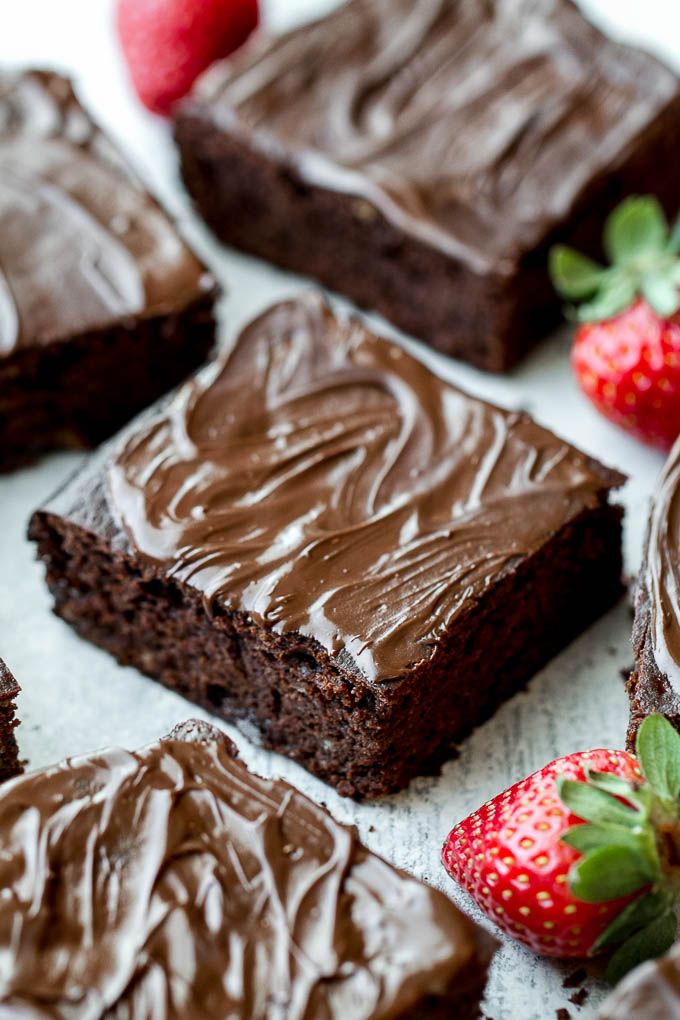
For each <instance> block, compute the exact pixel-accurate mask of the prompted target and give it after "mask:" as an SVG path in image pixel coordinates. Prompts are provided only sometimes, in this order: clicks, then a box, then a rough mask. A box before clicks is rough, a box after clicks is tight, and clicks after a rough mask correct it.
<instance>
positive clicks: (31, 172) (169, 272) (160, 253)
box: [0, 72, 213, 356]
mask: <svg viewBox="0 0 680 1020" xmlns="http://www.w3.org/2000/svg"><path fill="white" fill-rule="evenodd" d="M212 286H213V283H212V281H211V280H210V279H209V277H208V274H206V273H205V271H204V270H203V267H202V266H201V264H200V263H199V262H198V260H197V259H196V258H195V257H194V256H193V254H192V253H191V252H190V251H189V249H188V248H187V246H186V245H185V244H184V242H183V241H182V240H181V238H180V236H179V234H178V233H177V230H176V228H175V227H174V225H173V224H172V223H171V221H170V220H169V219H168V217H167V216H166V215H165V214H164V213H163V212H162V210H161V209H160V207H159V206H158V205H157V204H156V202H154V200H153V199H152V198H151V196H150V195H149V194H148V192H146V191H145V189H144V188H143V186H142V185H141V183H140V182H139V181H138V180H137V179H136V178H135V176H134V175H133V174H132V173H131V171H130V170H129V168H128V167H127V166H126V165H125V163H124V161H123V159H122V157H121V156H120V155H119V154H118V153H117V151H116V150H115V148H114V146H113V145H112V144H111V143H110V142H109V140H108V139H107V138H106V137H105V136H104V135H103V134H102V132H101V131H99V129H98V128H97V127H96V125H95V124H94V123H93V122H92V120H91V119H90V118H89V116H88V115H87V114H86V113H85V111H84V110H83V108H82V107H81V106H80V104H79V103H78V101H77V100H76V98H75V96H74V94H73V92H72V89H71V86H70V84H69V82H68V81H67V80H66V79H65V78H62V77H60V76H59V75H56V74H49V73H40V72H27V73H24V74H10V73H3V74H2V75H0V356H1V355H3V354H8V353H11V352H12V351H14V350H16V349H17V348H19V347H25V346H31V345H37V344H47V343H49V342H51V341H53V340H59V339H62V338H67V337H69V336H71V335H74V334H78V333H82V332H86V331H88V330H93V329H99V328H105V327H107V326H110V325H111V324H113V323H116V322H119V321H120V320H121V318H125V317H127V316H130V317H132V316H138V315H144V316H151V315H157V314H163V313H167V312H172V311H175V310H181V309H183V308H184V307H186V306H187V305H188V304H189V303H191V302H192V301H194V300H196V299H197V298H199V297H200V296H201V295H202V294H203V293H205V290H206V289H210V288H212Z"/></svg>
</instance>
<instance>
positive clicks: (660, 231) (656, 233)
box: [604, 195, 668, 264]
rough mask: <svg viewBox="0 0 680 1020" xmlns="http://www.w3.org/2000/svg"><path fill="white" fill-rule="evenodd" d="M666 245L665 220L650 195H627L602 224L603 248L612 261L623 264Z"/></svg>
mask: <svg viewBox="0 0 680 1020" xmlns="http://www.w3.org/2000/svg"><path fill="white" fill-rule="evenodd" d="M667 244H668V221H667V220H666V214H665V213H664V211H663V209H662V207H661V203H660V202H659V200H658V199H657V198H655V197H654V196H653V195H644V196H638V195H633V196H631V197H630V198H627V199H626V200H625V201H623V202H622V203H621V204H620V205H619V206H617V208H616V209H614V211H613V212H612V213H611V214H610V215H609V217H608V218H607V221H606V223H605V225H604V249H605V251H606V253H607V255H608V257H609V259H610V260H611V261H612V262H614V263H618V264H626V263H629V262H631V261H634V260H635V259H637V258H639V257H640V256H641V255H653V254H658V253H660V252H662V251H663V250H664V249H665V248H666V246H667Z"/></svg>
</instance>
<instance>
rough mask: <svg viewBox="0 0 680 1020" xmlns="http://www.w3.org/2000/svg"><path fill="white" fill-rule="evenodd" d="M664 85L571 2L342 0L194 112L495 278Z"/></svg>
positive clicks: (674, 83) (215, 82) (221, 72)
mask: <svg viewBox="0 0 680 1020" xmlns="http://www.w3.org/2000/svg"><path fill="white" fill-rule="evenodd" d="M678 88H679V83H678V80H677V78H676V77H675V75H673V73H672V72H671V71H669V70H668V69H667V68H665V67H664V66H663V65H661V64H660V63H658V62H657V61H655V60H654V59H653V58H652V57H650V56H648V55H647V54H645V53H642V52H640V51H637V50H633V49H629V48H626V47H623V46H620V45H618V44H616V43H614V42H613V41H611V40H609V39H606V38H605V37H604V36H602V34H601V33H600V32H599V31H598V30H597V29H596V28H595V27H594V26H593V25H591V24H590V23H589V22H587V21H586V20H585V19H584V17H583V16H582V15H581V13H580V12H579V10H578V8H577V7H576V6H575V5H574V4H573V3H571V2H569V0H350V2H349V3H347V4H345V5H344V6H342V7H341V8H340V9H339V10H337V11H336V12H334V13H332V14H331V15H329V16H328V17H327V18H325V19H324V20H323V21H320V22H318V23H316V24H313V25H311V26H307V25H305V26H304V27H302V28H301V29H298V30H296V31H293V32H292V33H289V34H287V35H285V36H282V37H281V38H279V39H275V40H273V41H268V40H266V39H265V40H264V41H262V40H261V41H259V42H258V41H255V42H254V43H253V44H251V45H249V46H247V47H246V49H245V51H244V54H243V55H242V56H239V57H237V58H236V59H235V60H230V61H228V62H226V63H224V64H222V65H219V66H218V67H216V68H215V69H213V70H212V71H210V72H208V74H207V75H206V76H205V78H204V79H203V81H202V82H201V84H200V86H199V88H198V90H197V92H196V94H195V97H194V103H197V104H198V105H199V106H200V109H201V112H202V115H203V116H208V117H212V118H213V119H214V121H215V123H216V125H217V126H218V127H219V128H220V129H222V130H224V131H227V132H233V133H235V134H243V135H244V136H245V137H246V139H247V141H248V144H250V145H253V146H255V147H259V148H261V149H263V150H264V151H266V152H267V153H268V154H269V155H270V156H273V157H274V158H275V159H279V160H280V161H281V162H283V163H286V164H290V165H291V166H292V167H293V168H294V169H295V171H296V172H297V173H298V174H299V175H300V176H301V177H302V180H303V181H309V182H310V183H313V184H316V185H319V186H321V187H327V188H329V189H331V190H338V191H342V192H347V193H350V194H354V195H356V196H357V199H359V200H360V201H359V202H358V204H357V216H359V217H364V218H371V217H373V218H374V217H375V210H376V209H378V210H379V211H380V213H381V214H382V215H383V216H385V217H387V219H388V220H390V221H392V222H393V223H395V224H396V225H397V226H399V227H400V228H402V229H404V230H406V231H408V232H410V233H413V234H416V235H417V236H418V237H420V238H421V239H423V240H425V241H426V242H428V243H430V244H432V245H435V246H437V247H439V248H441V249H443V250H444V251H446V252H447V253H449V254H451V255H453V256H454V257H457V258H461V259H463V260H465V261H466V262H467V263H468V264H469V265H470V266H471V267H472V268H474V269H475V270H477V271H478V272H485V271H488V270H490V269H493V270H494V271H504V270H505V271H508V272H510V271H511V269H512V266H513V265H514V263H515V262H516V260H517V258H518V257H519V256H521V255H522V253H523V252H525V251H527V250H530V249H531V248H533V247H534V246H535V245H536V244H537V243H539V242H540V241H541V240H543V239H544V238H545V236H546V235H547V234H548V233H549V232H550V230H551V229H552V227H553V226H555V225H556V224H559V223H561V222H563V221H564V219H565V218H566V217H567V216H568V215H569V214H570V212H571V210H572V208H573V207H574V204H575V203H576V201H577V200H578V199H579V197H580V196H581V195H582V194H583V191H584V189H585V188H586V187H587V186H588V185H589V183H590V182H592V181H593V180H594V179H596V178H597V176H598V174H600V173H603V172H605V171H607V170H611V169H613V168H615V167H616V166H617V165H618V163H619V162H621V161H623V159H625V157H626V155H627V154H628V152H629V151H630V147H631V145H632V144H633V143H634V140H635V139H636V138H637V137H638V135H639V134H640V133H641V132H642V131H643V130H644V129H645V128H646V127H648V125H649V124H650V122H651V121H652V120H653V119H654V118H655V117H656V116H657V115H658V114H660V113H661V112H662V111H663V110H664V108H665V107H666V105H667V104H668V103H669V102H670V101H671V100H672V99H673V97H674V96H676V95H677V93H678ZM190 108H191V107H190V106H189V109H190Z"/></svg>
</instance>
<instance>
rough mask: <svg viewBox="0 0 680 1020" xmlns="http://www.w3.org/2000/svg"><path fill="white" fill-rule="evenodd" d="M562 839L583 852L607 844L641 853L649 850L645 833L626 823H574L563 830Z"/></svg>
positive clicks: (587, 852)
mask: <svg viewBox="0 0 680 1020" xmlns="http://www.w3.org/2000/svg"><path fill="white" fill-rule="evenodd" d="M560 839H561V840H562V842H563V843H566V844H567V846H571V847H573V848H574V850H578V852H579V853H581V854H589V853H590V852H591V851H592V850H599V849H600V847H605V846H622V847H626V848H627V849H629V850H633V851H634V852H636V853H640V854H646V852H647V848H646V840H645V834H644V833H643V832H642V831H641V830H638V829H630V828H628V826H626V825H611V824H610V825H607V824H600V825H574V826H573V827H572V828H571V829H567V831H566V832H563V833H562V835H561V837H560Z"/></svg>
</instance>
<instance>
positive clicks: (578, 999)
mask: <svg viewBox="0 0 680 1020" xmlns="http://www.w3.org/2000/svg"><path fill="white" fill-rule="evenodd" d="M589 994H590V993H589V992H588V989H587V988H579V990H578V991H577V992H574V994H573V995H570V996H569V1002H573V1003H574V1005H575V1006H582V1005H583V1003H584V1002H585V1001H586V999H587V998H588V995H589Z"/></svg>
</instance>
